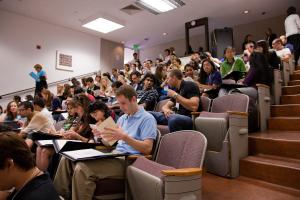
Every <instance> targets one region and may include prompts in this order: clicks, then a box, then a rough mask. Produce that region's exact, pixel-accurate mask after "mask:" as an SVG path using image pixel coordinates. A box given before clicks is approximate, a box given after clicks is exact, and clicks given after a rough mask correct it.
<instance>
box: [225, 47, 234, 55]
mask: <svg viewBox="0 0 300 200" xmlns="http://www.w3.org/2000/svg"><path fill="white" fill-rule="evenodd" d="M229 49H231V50H232V51H234V52H235V49H234V48H233V47H232V46H227V47H226V48H225V49H224V52H223V54H224V55H225V54H226V51H227V50H229Z"/></svg>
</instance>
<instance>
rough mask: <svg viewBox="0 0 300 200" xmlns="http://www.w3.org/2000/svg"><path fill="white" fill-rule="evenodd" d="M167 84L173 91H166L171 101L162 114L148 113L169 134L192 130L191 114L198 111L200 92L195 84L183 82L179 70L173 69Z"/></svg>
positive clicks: (164, 107) (163, 108)
mask: <svg viewBox="0 0 300 200" xmlns="http://www.w3.org/2000/svg"><path fill="white" fill-rule="evenodd" d="M168 84H169V85H170V86H171V87H175V88H176V89H175V90H171V89H169V90H168V96H169V97H170V98H171V100H169V101H168V103H167V104H166V105H164V106H163V107H162V111H163V112H150V113H151V114H152V115H153V116H154V117H155V119H156V121H157V123H158V124H161V125H168V127H169V130H170V132H174V131H179V130H192V129H193V122H192V118H191V112H195V111H200V109H201V106H200V91H199V88H198V86H197V85H196V83H193V82H191V81H184V80H183V74H182V72H181V71H180V70H179V69H173V70H172V71H171V72H170V74H169V77H168Z"/></svg>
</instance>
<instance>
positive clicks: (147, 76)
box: [141, 73, 157, 87]
mask: <svg viewBox="0 0 300 200" xmlns="http://www.w3.org/2000/svg"><path fill="white" fill-rule="evenodd" d="M147 78H151V79H152V80H153V87H156V85H157V79H156V77H155V76H154V74H151V73H147V74H146V75H145V76H144V78H143V80H142V81H141V82H142V83H143V82H144V81H145V80H146V79H147Z"/></svg>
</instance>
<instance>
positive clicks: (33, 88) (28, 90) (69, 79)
mask: <svg viewBox="0 0 300 200" xmlns="http://www.w3.org/2000/svg"><path fill="white" fill-rule="evenodd" d="M98 72H99V71H94V72H90V73H87V74H83V75H79V76H75V77H72V78H76V79H79V78H83V77H86V76H92V75H95V74H97V73H98ZM72 78H66V79H63V80H60V81H54V82H51V83H48V86H53V85H57V84H59V83H65V82H69V81H71V79H72ZM34 90H35V87H32V88H27V89H24V90H18V91H16V92H10V93H7V94H3V95H0V99H3V97H6V96H12V95H16V94H20V93H25V92H31V91H34Z"/></svg>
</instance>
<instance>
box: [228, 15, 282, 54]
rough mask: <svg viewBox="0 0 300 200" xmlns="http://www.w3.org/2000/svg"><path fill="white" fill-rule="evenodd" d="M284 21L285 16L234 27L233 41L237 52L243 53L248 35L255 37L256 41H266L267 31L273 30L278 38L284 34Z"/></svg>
mask: <svg viewBox="0 0 300 200" xmlns="http://www.w3.org/2000/svg"><path fill="white" fill-rule="evenodd" d="M284 19H285V16H284V15H283V16H278V17H274V18H269V19H266V20H261V21H256V22H252V23H249V24H242V25H238V26H235V27H233V39H234V46H235V48H236V50H237V51H238V52H241V50H242V43H243V41H244V37H245V35H247V34H248V33H249V34H252V35H253V39H254V40H255V41H258V40H261V39H265V37H266V35H265V31H266V30H267V29H268V28H271V29H272V30H273V33H276V34H277V36H278V37H279V36H280V35H282V34H284V33H285V30H284Z"/></svg>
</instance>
